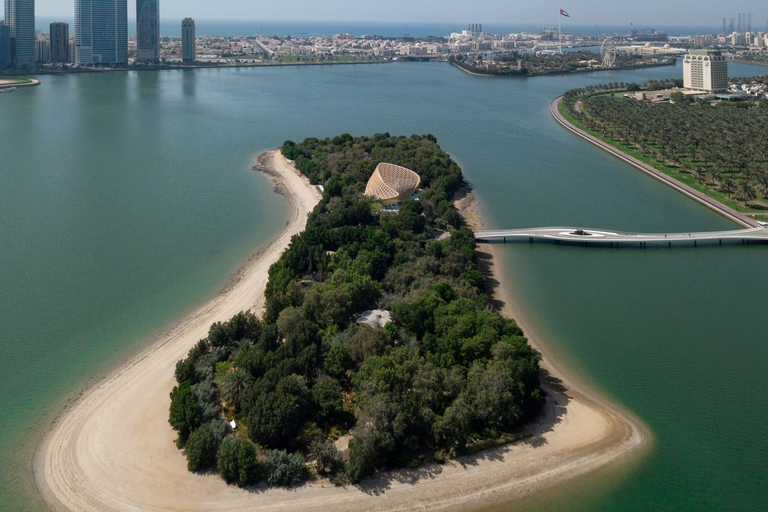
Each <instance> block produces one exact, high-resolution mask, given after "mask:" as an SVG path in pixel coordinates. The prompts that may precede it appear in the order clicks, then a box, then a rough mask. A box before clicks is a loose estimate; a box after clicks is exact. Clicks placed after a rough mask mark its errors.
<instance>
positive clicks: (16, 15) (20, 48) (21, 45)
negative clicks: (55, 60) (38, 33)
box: [5, 0, 35, 68]
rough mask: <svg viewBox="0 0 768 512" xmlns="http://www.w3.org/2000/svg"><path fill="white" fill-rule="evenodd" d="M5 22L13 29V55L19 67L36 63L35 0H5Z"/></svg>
mask: <svg viewBox="0 0 768 512" xmlns="http://www.w3.org/2000/svg"><path fill="white" fill-rule="evenodd" d="M5 22H6V23H7V24H8V25H9V27H10V29H11V55H12V58H13V65H14V66H15V67H17V68H22V67H29V68H31V67H34V65H35V1H34V0H5Z"/></svg>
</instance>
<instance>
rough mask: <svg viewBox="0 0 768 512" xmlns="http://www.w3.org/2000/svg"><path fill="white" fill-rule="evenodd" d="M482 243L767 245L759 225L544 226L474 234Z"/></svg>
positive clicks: (767, 229) (765, 229)
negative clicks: (686, 228) (632, 229)
mask: <svg viewBox="0 0 768 512" xmlns="http://www.w3.org/2000/svg"><path fill="white" fill-rule="evenodd" d="M475 238H476V239H477V240H478V241H482V242H503V243H506V242H520V241H522V242H530V243H533V242H550V243H557V244H568V245H600V246H603V247H639V248H645V247H648V246H662V247H663V246H666V247H673V246H688V247H690V246H694V247H697V246H698V245H699V244H704V243H706V244H715V243H716V244H718V245H723V244H724V243H725V244H764V243H768V227H767V226H758V227H754V228H747V229H736V230H730V231H705V232H699V233H629V232H623V231H611V230H605V229H582V228H569V227H545V228H526V229H507V230H495V231H476V232H475Z"/></svg>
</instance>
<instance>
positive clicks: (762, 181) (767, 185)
mask: <svg viewBox="0 0 768 512" xmlns="http://www.w3.org/2000/svg"><path fill="white" fill-rule="evenodd" d="M756 181H757V185H755V191H756V192H757V193H758V194H760V195H761V196H762V197H765V198H768V173H766V172H765V171H763V172H761V173H759V174H758V175H757V179H756Z"/></svg>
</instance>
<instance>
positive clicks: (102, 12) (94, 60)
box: [75, 0, 128, 65]
mask: <svg viewBox="0 0 768 512" xmlns="http://www.w3.org/2000/svg"><path fill="white" fill-rule="evenodd" d="M75 62H77V63H78V64H82V65H93V64H127V63H128V5H127V0H75Z"/></svg>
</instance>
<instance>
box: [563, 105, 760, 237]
mask: <svg viewBox="0 0 768 512" xmlns="http://www.w3.org/2000/svg"><path fill="white" fill-rule="evenodd" d="M562 99H563V97H562V96H559V97H557V98H555V99H554V101H552V104H551V105H550V106H549V110H550V112H552V116H553V117H554V118H555V119H556V120H557V122H558V123H560V124H561V125H563V126H564V127H565V128H567V129H568V130H570V131H571V132H573V133H575V134H576V135H578V136H579V137H581V138H583V139H585V140H588V141H589V142H591V143H592V144H594V145H595V146H598V147H599V148H601V149H604V150H605V151H607V152H608V153H610V154H612V155H613V156H615V157H617V158H619V159H621V160H623V161H625V162H626V163H628V164H630V165H632V166H634V167H635V168H637V169H639V170H641V171H643V172H644V173H646V174H649V175H651V176H653V177H654V178H656V179H657V180H659V181H661V182H663V183H665V184H666V185H669V186H670V187H672V188H674V189H675V190H677V191H678V192H681V193H683V194H685V195H686V196H688V197H690V198H691V199H693V200H695V201H698V202H699V203H701V204H703V205H704V206H706V207H707V208H710V209H712V210H714V211H716V212H717V213H719V214H720V215H722V216H723V217H726V218H728V219H730V220H732V221H734V222H737V223H738V224H741V225H742V226H744V227H748V228H750V227H756V226H758V222H757V221H756V220H755V219H753V218H751V217H748V216H746V215H744V214H743V213H739V212H737V211H736V210H734V209H733V208H729V207H728V206H725V205H724V204H722V203H720V202H718V201H715V200H714V199H712V198H711V197H709V196H708V195H706V194H703V193H701V192H699V191H698V190H696V189H694V188H692V187H689V186H688V185H686V184H685V183H681V182H679V181H677V180H676V179H674V178H671V177H669V176H667V175H666V174H664V173H663V172H661V171H659V170H657V169H654V168H653V167H651V166H650V165H648V164H646V163H644V162H641V161H640V160H638V159H637V158H634V157H632V156H630V155H628V154H626V153H624V152H623V151H619V150H618V149H616V148H614V147H613V146H611V145H610V144H607V143H606V142H603V141H602V140H600V139H598V138H597V137H594V136H592V135H590V134H588V133H587V132H585V131H584V130H581V129H579V128H577V127H576V126H574V125H573V124H571V123H570V122H569V121H568V120H567V119H565V118H564V117H563V116H562V114H560V110H559V109H558V105H559V104H560V101H562Z"/></svg>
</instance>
